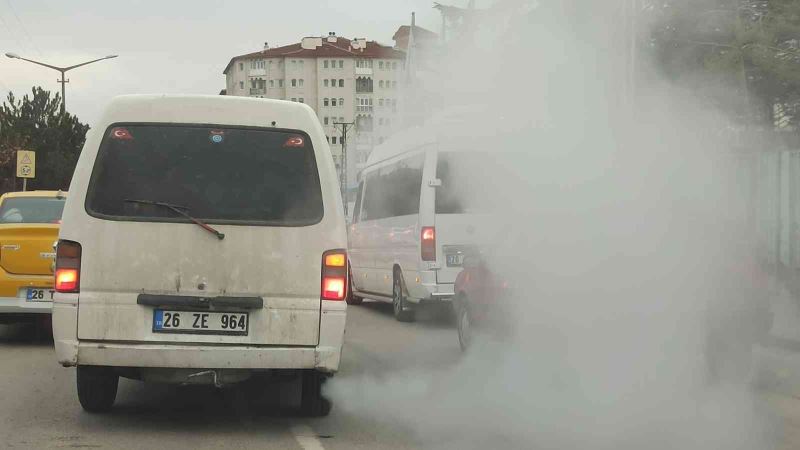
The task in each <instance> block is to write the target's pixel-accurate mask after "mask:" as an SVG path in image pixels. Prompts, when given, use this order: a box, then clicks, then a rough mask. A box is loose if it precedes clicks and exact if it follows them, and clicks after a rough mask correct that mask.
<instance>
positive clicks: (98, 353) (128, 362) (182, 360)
mask: <svg viewBox="0 0 800 450" xmlns="http://www.w3.org/2000/svg"><path fill="white" fill-rule="evenodd" d="M77 355H78V356H77V361H78V362H79V363H80V364H81V365H89V366H95V365H97V366H112V367H159V368H163V367H168V368H185V369H253V370H259V369H287V368H291V369H318V370H321V371H325V372H334V371H336V369H337V368H338V361H339V349H338V348H325V347H301V348H298V347H250V346H219V347H210V346H207V345H204V346H203V345H163V344H115V343H104V342H83V341H80V342H79V343H78V345H77ZM334 362H335V364H333V363H334Z"/></svg>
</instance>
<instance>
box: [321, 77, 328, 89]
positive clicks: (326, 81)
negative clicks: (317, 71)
mask: <svg viewBox="0 0 800 450" xmlns="http://www.w3.org/2000/svg"><path fill="white" fill-rule="evenodd" d="M322 84H324V85H325V87H328V79H327V78H325V80H324V81H323V83H322Z"/></svg>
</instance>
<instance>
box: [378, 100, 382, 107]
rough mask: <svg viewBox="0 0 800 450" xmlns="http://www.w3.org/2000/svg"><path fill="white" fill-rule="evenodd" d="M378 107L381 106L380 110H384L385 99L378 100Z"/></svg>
mask: <svg viewBox="0 0 800 450" xmlns="http://www.w3.org/2000/svg"><path fill="white" fill-rule="evenodd" d="M378 106H379V107H380V108H383V99H382V98H381V99H378Z"/></svg>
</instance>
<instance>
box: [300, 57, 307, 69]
mask: <svg viewBox="0 0 800 450" xmlns="http://www.w3.org/2000/svg"><path fill="white" fill-rule="evenodd" d="M305 63H306V61H305V60H304V59H301V60H300V68H301V69H302V68H304V67H305V66H306V65H305Z"/></svg>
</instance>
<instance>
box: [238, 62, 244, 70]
mask: <svg viewBox="0 0 800 450" xmlns="http://www.w3.org/2000/svg"><path fill="white" fill-rule="evenodd" d="M243 70H244V63H239V72H242V71H243Z"/></svg>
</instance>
